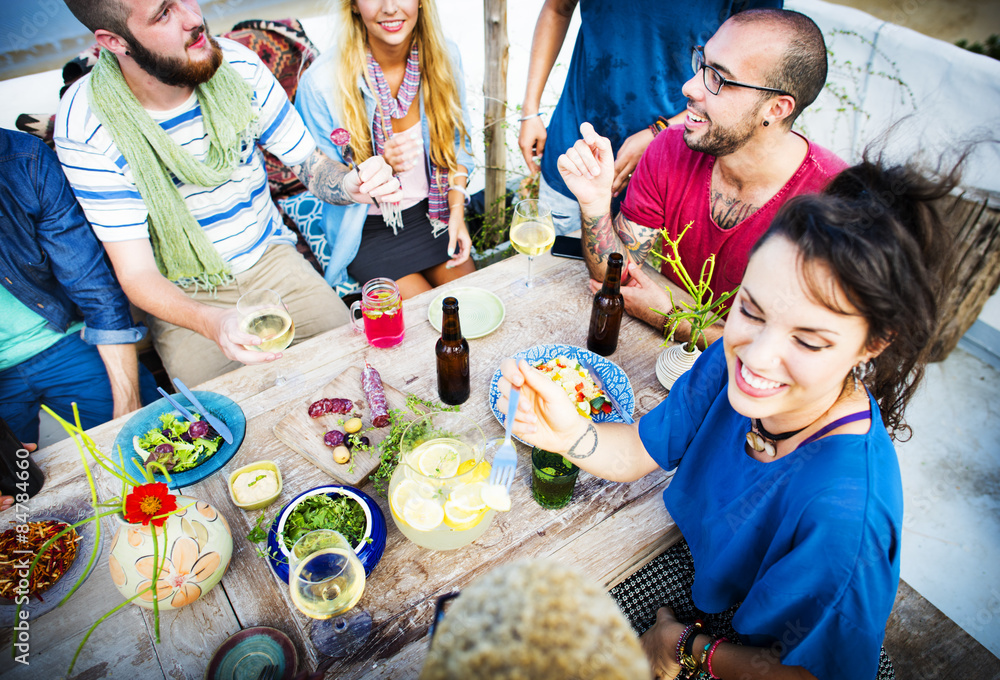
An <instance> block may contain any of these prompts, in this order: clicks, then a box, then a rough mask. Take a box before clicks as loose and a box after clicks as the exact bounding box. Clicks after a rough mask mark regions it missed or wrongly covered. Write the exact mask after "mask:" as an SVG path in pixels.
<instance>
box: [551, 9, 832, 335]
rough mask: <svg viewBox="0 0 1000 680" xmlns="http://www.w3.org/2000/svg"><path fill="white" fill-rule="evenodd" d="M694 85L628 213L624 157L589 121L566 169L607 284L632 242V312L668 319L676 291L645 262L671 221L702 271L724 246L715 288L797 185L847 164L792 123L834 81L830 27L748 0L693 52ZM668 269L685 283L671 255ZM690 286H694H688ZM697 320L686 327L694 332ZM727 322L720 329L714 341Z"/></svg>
mask: <svg viewBox="0 0 1000 680" xmlns="http://www.w3.org/2000/svg"><path fill="white" fill-rule="evenodd" d="M692 66H693V67H694V70H695V74H694V77H693V78H691V80H689V81H688V82H687V83H685V84H684V87H683V92H684V94H685V96H687V98H688V106H687V117H686V119H685V121H684V124H683V125H682V126H681V125H677V126H674V127H671V128H668V129H667V130H665V131H664V132H662V133H660V134H659V135H658V136H657V137H656V138H655V139H654V140H653V142H652V143H651V144H650V145H649V148H648V149H647V150H646V153H645V154H644V155H643V156H642V158H641V160H640V161H639V164H638V166H636V169H635V172H634V173H633V175H632V179H631V182H630V184H629V188H628V196H627V197H626V199H625V202H624V203H623V204H622V209H621V213H620V214H619V215H618V216H617V217H614V218H612V216H611V183H612V180H613V178H614V156H613V154H612V152H611V145H610V143H609V142H608V140H607V139H605V138H604V137H600V136H599V135H597V134H596V133H595V132H594V128H593V127H592V126H591V125H590V124H589V123H584V124H583V125H581V126H580V132H581V134H582V135H583V139H581V140H579V141H578V142H577V143H576V144H575V145H574V146H573V147H572V148H570V149H569V150H567V152H566V153H565V154H563V155H562V156H561V157H560V158H559V164H558V165H559V171H560V173H561V174H562V177H563V179H564V180H565V182H566V185H567V186H568V187H569V188H570V190H571V191H572V192H573V193H574V195H575V196H576V197H577V200H578V201H579V202H580V211H581V216H582V220H581V221H582V230H583V246H584V247H583V252H584V258H585V260H586V262H587V267H588V269H589V270H590V274H591V276H592V277H593V279H594V280H593V281H592V282H591V288H592V289H594V290H596V289H597V288H598V287H599V286H600V283H599V280H601V279H603V278H604V269H605V260H606V259H607V256H608V255H609V254H611V253H613V252H621V253H625V254H626V256H627V259H628V263H629V265H628V273H629V274H630V275H631V279H630V281H629V283H628V285H627V286H623V288H622V295H623V296H624V297H625V309H626V311H627V312H628V313H629V314H631V315H632V316H635V317H636V318H639V319H642V320H643V321H646V322H647V323H649V324H651V325H654V326H656V327H658V328H662V327H663V326H664V322H665V319H664V317H663V316H662V315H660V314H657V313H656V312H654V311H652V310H654V309H658V310H662V311H667V310H668V309H669V307H670V297H669V295H668V294H667V291H666V290H665V289H664V287H663V286H662V285H660V284H659V283H656V282H654V281H653V280H652V279H651V278H650V277H649V276H648V275H647V274H646V273H644V272H643V271H642V267H641V264H642V263H643V261H645V260H646V256H647V255H648V253H649V251H650V249H651V248H652V246H653V243H654V241H655V239H656V237H657V235H658V233H659V231H660V230H661V229H666V230H667V232H668V233H669V234H670V237H671V238H676V237H677V235H678V234H679V233H680V232H681V231H682V230H683V229H684V227H685V225H687V224H688V223H689V222H690V223H693V224H692V227H691V229H689V230H688V232H687V234H686V235H685V236H684V238H683V240H682V241H681V245H680V254H681V260H682V262H683V263H684V265H685V267H686V268H687V271H688V273H689V274H690V275H691V276H692V277H693V278H695V279H697V277H698V275H699V273H700V272H701V268H702V264H703V263H704V262H705V260H706V259H707V258H708V257H709V256H710V255H711V254H713V253H715V254H716V266H715V273H714V275H713V277H712V280H711V288H712V292H713V293H714V294H715V296H716V298H718V296H719V295H720V294H722V293H724V292H726V291H729V290H732V289H733V288H735V287H736V286H738V285H739V283H740V281H741V280H742V278H743V272H744V270H745V269H746V265H747V260H748V259H749V255H750V249H751V248H752V247H753V244H754V243H755V242H756V241H757V239H758V238H759V237H760V236H761V234H763V233H764V231H765V230H766V229H767V227H768V226H769V225H770V223H771V219H772V218H773V217H774V214H775V213H776V212H777V210H778V208H780V207H781V205H782V204H783V203H784V202H785V201H786V200H788V199H789V198H790V197H792V196H795V195H796V194H802V193H812V192H817V191H820V190H821V189H822V188H823V187H824V186H826V184H827V182H829V181H830V179H831V178H832V177H833V176H834V175H836V174H837V173H838V172H840V170H842V169H843V168H844V167H846V165H845V163H844V162H843V161H841V160H840V159H839V158H838V157H837V156H836V155H834V154H833V153H831V152H830V151H827V150H826V149H824V148H822V147H819V146H817V145H816V144H812V143H810V142H809V141H808V140H807V139H806V138H805V137H803V136H802V135H800V134H798V133H796V132H793V131H792V129H791V127H792V123H793V121H794V120H795V118H796V117H798V115H799V113H801V112H802V110H803V109H805V108H806V107H807V106H808V105H809V104H811V103H812V102H813V101H814V100H815V99H816V96H817V95H818V94H819V92H820V91H821V90H822V88H823V85H824V83H825V82H826V70H827V65H826V44H825V43H824V41H823V34H822V32H820V30H819V27H817V26H816V24H815V23H814V22H813V21H812V20H811V19H810V18H808V17H806V16H805V15H803V14H799V13H798V12H792V11H789V10H769V9H762V10H749V11H746V12H741V13H739V14H736V15H734V16H732V17H731V18H730V19H729V20H728V21H726V22H725V23H724V24H723V25H722V26H721V27H720V28H719V30H718V31H717V32H716V33H715V35H714V36H712V38H711V40H709V41H708V43H707V44H706V45H705V46H704V48H700V47H696V48H695V50H694V53H693V56H692ZM662 273H663V274H664V275H666V276H667V277H668V279H670V283H671V284H673V285H672V288H673V289H674V291H675V296H676V295H677V292H676V291H679V290H680V289H679V288H678V287H677V284H678V283H679V281H678V280H677V279H676V277H675V276H674V274H673V271H672V270H671V269H670V266H669V265H664V267H663V268H662ZM685 297H686V296H685ZM688 330H689V329H687V328H680V329H678V333H677V336H676V338H677V339H679V340H683V339H686V338H685V337H684V336H685V334H686V333H687V332H688ZM721 334H722V326H721V325H717V326H715V327H713V328H712V329H709V332H708V339H709V341H710V342H711V341H712V340H715V339H716V338H718V337H719V336H720V335H721Z"/></svg>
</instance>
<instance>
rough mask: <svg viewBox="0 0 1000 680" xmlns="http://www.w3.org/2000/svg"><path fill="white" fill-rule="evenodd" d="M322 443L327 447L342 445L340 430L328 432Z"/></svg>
mask: <svg viewBox="0 0 1000 680" xmlns="http://www.w3.org/2000/svg"><path fill="white" fill-rule="evenodd" d="M323 443H324V444H326V445H327V446H340V445H341V444H343V443H344V433H343V432H341V431H340V430H330V431H329V432H327V433H326V434H325V435H323Z"/></svg>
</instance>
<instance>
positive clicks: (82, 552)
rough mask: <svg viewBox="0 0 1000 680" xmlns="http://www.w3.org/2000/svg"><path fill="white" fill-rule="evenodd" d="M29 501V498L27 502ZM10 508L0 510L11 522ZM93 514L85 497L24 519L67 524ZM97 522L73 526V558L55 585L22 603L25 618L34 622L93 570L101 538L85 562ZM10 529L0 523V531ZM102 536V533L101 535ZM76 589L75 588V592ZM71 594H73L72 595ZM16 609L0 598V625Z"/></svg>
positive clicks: (6, 625)
mask: <svg viewBox="0 0 1000 680" xmlns="http://www.w3.org/2000/svg"><path fill="white" fill-rule="evenodd" d="M30 502H31V501H29V503H30ZM16 507H17V506H14V508H11V510H10V511H8V512H6V513H4V519H10V520H12V521H14V522H15V524H16V523H19V522H16V521H15V514H14V511H15V508H16ZM92 516H93V508H92V507H91V506H90V503H89V499H88V500H82V499H81V500H79V501H73V502H69V503H66V504H64V505H61V506H58V507H54V508H51V509H49V510H40V511H39V512H37V513H35V514H33V515H31V516H29V517H28V518H27V519H28V521H29V522H40V521H43V520H48V519H54V520H59V521H60V522H66V523H67V524H75V523H76V522H80V521H82V520H85V519H87V518H88V517H92ZM96 524H97V522H96V521H95V522H87V523H86V524H83V525H81V526H78V527H77V528H76V533H77V534H78V535H79V536H80V540H79V542H78V543H77V546H76V557H75V558H74V559H73V564H71V565H70V567H69V569H67V570H66V573H65V574H63V575H62V578H60V579H59V580H58V581H56V582H55V584H54V585H53V586H52V587H51V588H49V589H48V590H46V591H45V592H43V593H42V597H43V598H44V601H42V600H40V599H38V597H32V598H30V599H29V600H28V601H27V602H26V603H24V604H23V605H22V607H21V608H22V610H25V611H27V612H28V616H29V620H31V621H34V620H35V619H37V618H38V617H39V616H41V615H42V614H44V613H46V612H48V611H51V610H52V609H54V608H55V607H56V606H58V604H59V601H60V600H62V599H63V597H65V595H66V594H67V593H69V591H70V590H72V589H73V586H74V584H76V582H77V579H79V578H80V576H83V578H84V580H86V579H87V578H89V577H90V575H91V573H93V570H94V567H95V566H97V563H98V562H100V561H101V549H102V548H103V540H102V541H101V542H100V543H97V553H96V554H95V555H94V562H93V564H92V565H91V566H90V569H87V563H88V562H89V561H90V553H91V552H92V551H93V550H94V544H95V543H96V542H97V526H96ZM11 528H13V525H12V524H8V523H7V522H4V523H3V524H2V525H0V532H2V531H7V529H11ZM102 535H103V534H102ZM77 592H79V591H77ZM74 597H75V595H74ZM16 610H17V606H16V603H15V602H14V600H8V599H6V598H3V597H0V628H10V627H11V626H13V625H14V615H15V611H16Z"/></svg>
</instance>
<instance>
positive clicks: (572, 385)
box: [490, 345, 635, 444]
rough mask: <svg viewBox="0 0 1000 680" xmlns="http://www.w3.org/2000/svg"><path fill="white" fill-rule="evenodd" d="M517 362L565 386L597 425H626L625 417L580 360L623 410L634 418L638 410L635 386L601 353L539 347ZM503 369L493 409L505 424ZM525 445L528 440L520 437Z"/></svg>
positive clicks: (497, 376)
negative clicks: (527, 365) (633, 390)
mask: <svg viewBox="0 0 1000 680" xmlns="http://www.w3.org/2000/svg"><path fill="white" fill-rule="evenodd" d="M514 359H515V360H517V361H520V360H521V359H524V360H526V361H527V362H528V363H529V364H531V365H532V366H534V367H535V368H538V369H539V370H541V371H543V372H544V373H547V374H548V375H549V377H550V378H552V380H554V381H555V382H557V383H559V384H561V385H562V386H563V389H564V390H565V391H566V398H567V399H569V400H570V401H572V402H573V404H574V405H575V406H576V407H577V411H578V412H579V413H580V415H581V416H583V417H585V418H590V419H591V420H593V421H594V422H595V423H606V422H617V423H620V422H623V421H622V418H621V416H619V415H618V414H617V413H615V411H614V409H613V408H612V407H611V402H610V401H608V399H607V398H606V397H605V396H604V393H603V391H602V390H601V389H600V388H599V387H597V385H595V384H594V381H593V379H592V378H591V377H590V376H589V375H588V374H587V369H586V368H583V367H582V366H581V365H580V361H581V360H582V361H585V362H586V363H588V364H590V365H591V366H592V367H593V368H594V370H595V371H597V374H598V375H600V376H601V380H603V381H604V386H605V387H606V388H607V389H608V390H609V391H610V392H611V394H612V395H613V396H614V397H615V399H617V400H618V403H619V405H621V407H622V409H623V410H624V411H625V412H626V413H628V414H629V415H632V412H633V411H634V410H635V395H634V394H633V393H632V384H631V383H630V382H629V379H628V376H627V375H625V371H623V370H622V369H621V367H620V366H618V364H616V363H614V362H613V361H610V360H608V359H605V358H604V357H602V356H600V355H599V354H594V353H593V352H591V351H589V350H586V349H583V348H582V347H574V346H573V345H536V346H534V347H531V348H530V349H526V350H522V351H520V352H518V353H517V354H515V355H514ZM499 382H500V369H497V371H496V373H494V374H493V380H492V381H490V408H491V409H492V410H493V415H494V416H496V419H497V420H498V421H499V422H500V424H501V425H503V424H504V419H505V414H503V413H501V412H500V410H499V409H498V408H497V403H498V402H499V400H500V387H499V386H498V383H499ZM517 440H518V441H520V442H521V443H524V444H526V443H527V442H525V441H524V440H522V439H520V438H517Z"/></svg>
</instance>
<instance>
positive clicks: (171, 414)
mask: <svg viewBox="0 0 1000 680" xmlns="http://www.w3.org/2000/svg"><path fill="white" fill-rule="evenodd" d="M194 394H195V396H196V397H198V400H199V401H201V403H202V404H204V406H205V408H206V409H207V410H208V411H209V412H210V413H211V414H212V415H213V416H215V417H217V418H219V419H220V420H221V421H222V422H224V423H225V424H226V425H227V426H228V427H229V429H230V430H232V432H233V443H232V444H227V443H226V442H225V441H224V440H223V439H222V437H221V436H220V435H219V433H218V432H216V431H215V430H214V429H212V427H211V426H210V425H208V423H206V422H205V421H204V419H202V418H200V416H201V414H199V413H198V410H197V409H195V408H194V406H193V405H191V406H188V405H187V404H186V403H185V402H186V399H184V397H183V396H181V395H179V394H176V395H171V396H173V397H174V398H175V399H177V400H178V401H179V402H180V403H181V405H183V406H187V408H188V410H190V411H191V413H192V415H195V416H198V417H199V420H197V421H195V422H193V423H189V422H188V421H187V420H186V419H185V418H183V417H181V415H180V413H178V412H177V411H176V410H175V409H174V407H173V406H171V405H170V404H169V403H168V402H167V400H166V399H157V400H156V401H154V402H153V403H152V404H149V405H148V406H144V407H143V408H142V409H140V410H139V411H137V412H136V413H135V415H133V416H132V417H131V418H129V420H128V422H126V423H125V427H123V428H122V430H121V432H119V433H118V437H117V438H115V445H114V448H113V449H112V454H111V455H112V456H113V457H115V458H117V456H118V448H119V447H121V452H122V455H123V456H124V458H125V471H126V472H128V474H130V475H132V476H133V477H135V478H136V479H138V480H141V479H142V478H143V474H142V470H141V469H140V467H139V466H140V465H144V464H145V463H146V462H147V461H149V460H151V459H152V460H156V461H157V462H159V463H160V464H161V465H163V466H164V467H165V468H166V469H167V471H168V472H169V473H170V481H169V482H167V479H166V478H165V477H164V476H163V475H162V474H161V473H159V472H155V473H154V477H155V479H156V481H158V482H165V483H167V485H168V486H169V487H170V488H171V489H180V488H181V487H185V486H190V485H192V484H195V483H197V482H200V481H201V480H203V479H205V478H206V477H208V476H209V475H211V474H212V473H213V472H216V471H218V470H219V469H220V468H222V466H223V465H225V464H226V463H228V462H229V461H230V459H232V457H233V456H234V455H236V452H237V451H238V450H239V448H240V444H242V443H243V437H244V436H245V435H246V430H247V419H246V416H244V415H243V410H242V409H241V408H240V407H239V405H238V404H237V403H236V402H235V401H233V400H232V399H230V398H229V397H224V396H222V395H221V394H216V393H215V392H205V391H201V390H198V391H195V393H194ZM137 460H138V461H140V462H138V463H137V462H136V461H137Z"/></svg>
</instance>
